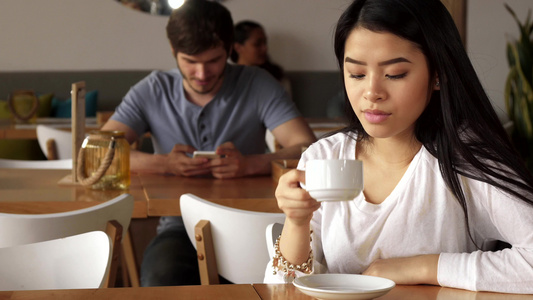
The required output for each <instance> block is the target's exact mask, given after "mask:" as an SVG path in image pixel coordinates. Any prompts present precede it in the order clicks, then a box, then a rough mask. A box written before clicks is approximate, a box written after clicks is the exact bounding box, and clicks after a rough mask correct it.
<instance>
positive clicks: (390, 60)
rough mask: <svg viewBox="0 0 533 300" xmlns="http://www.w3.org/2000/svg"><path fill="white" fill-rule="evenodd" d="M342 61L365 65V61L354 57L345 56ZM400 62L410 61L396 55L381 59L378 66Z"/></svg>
mask: <svg viewBox="0 0 533 300" xmlns="http://www.w3.org/2000/svg"><path fill="white" fill-rule="evenodd" d="M344 62H347V63H352V64H356V65H362V66H366V65H367V63H366V62H364V61H360V60H356V59H353V58H351V57H346V59H345V60H344ZM402 62H406V63H411V61H409V60H408V59H407V58H405V57H397V58H393V59H389V60H386V61H382V62H380V63H378V66H387V65H392V64H397V63H402Z"/></svg>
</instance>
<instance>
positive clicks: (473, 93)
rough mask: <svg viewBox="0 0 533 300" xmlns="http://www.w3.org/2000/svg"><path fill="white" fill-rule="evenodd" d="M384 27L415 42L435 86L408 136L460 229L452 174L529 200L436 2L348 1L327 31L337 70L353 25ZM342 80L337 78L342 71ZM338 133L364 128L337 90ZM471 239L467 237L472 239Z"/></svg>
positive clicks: (518, 163)
mask: <svg viewBox="0 0 533 300" xmlns="http://www.w3.org/2000/svg"><path fill="white" fill-rule="evenodd" d="M358 27H361V28H365V29H368V30H371V31H374V32H388V33H392V34H394V35H397V36H399V37H401V38H403V39H405V40H408V41H410V42H412V43H414V44H416V45H417V46H418V47H419V48H420V49H421V50H422V52H423V53H424V55H425V56H426V58H427V61H428V67H429V74H430V77H431V78H430V80H429V82H428V83H427V84H428V86H430V87H431V89H430V90H432V84H433V83H434V82H435V78H434V77H435V76H434V74H437V75H438V77H439V84H440V90H439V91H433V92H432V94H431V99H430V101H429V104H428V106H427V107H426V109H425V110H424V112H423V113H422V114H421V116H420V117H419V119H418V120H417V122H416V126H415V136H416V138H417V139H418V140H419V141H420V142H421V143H422V144H423V145H424V147H425V148H426V149H427V150H428V151H429V152H430V153H431V154H432V155H433V156H435V157H436V158H437V159H438V161H439V167H440V172H441V174H442V176H443V178H444V180H445V182H446V184H447V185H448V188H449V189H450V190H451V191H452V193H453V194H454V196H455V198H456V199H457V200H458V201H459V203H460V204H461V206H462V208H463V211H464V214H465V222H466V226H467V228H468V231H469V232H468V233H469V235H470V237H471V239H472V235H471V233H470V229H469V223H468V210H467V201H466V197H465V194H464V191H463V189H462V188H461V184H460V179H459V177H458V175H462V176H466V177H469V178H473V179H476V180H480V181H483V182H487V183H489V184H491V185H493V186H496V187H498V188H500V189H501V190H503V191H505V192H506V193H508V194H511V195H513V196H515V197H517V198H519V199H521V200H523V201H524V202H527V203H529V204H531V205H533V200H532V199H533V176H532V175H531V173H530V172H529V171H528V170H527V168H526V166H525V164H524V162H523V161H522V159H521V158H520V156H519V155H518V153H517V151H516V150H515V149H514V147H513V146H512V144H511V142H510V139H509V137H508V135H507V134H506V132H505V130H504V128H503V126H502V125H501V123H500V121H499V119H498V116H497V115H496V112H495V111H494V108H493V107H492V105H491V102H490V100H489V98H488V97H487V95H486V93H485V91H484V90H483V87H482V85H481V82H480V81H479V79H478V77H477V75H476V72H475V70H474V68H473V66H472V64H471V62H470V60H469V58H468V55H467V53H466V51H465V49H464V46H463V44H462V42H461V39H460V36H459V32H458V30H457V28H456V26H455V24H454V22H453V19H452V17H451V16H450V14H449V12H448V10H447V9H446V7H445V6H444V5H443V4H442V3H441V1H439V0H355V1H354V2H353V3H352V4H351V5H350V6H349V7H348V8H347V9H346V11H345V12H344V13H343V14H342V15H341V17H340V19H339V21H338V23H337V27H336V31H335V44H334V48H335V55H336V56H337V60H338V63H339V67H340V69H341V74H342V73H343V72H342V71H343V67H344V50H345V44H346V39H347V38H348V36H349V34H350V33H351V32H352V30H353V29H354V28H358ZM342 80H343V83H344V76H342ZM344 95H345V99H346V116H347V118H348V121H349V125H348V127H346V128H345V129H343V130H342V131H344V132H356V133H357V139H358V140H359V141H361V140H365V139H368V137H369V136H368V134H367V133H366V132H365V130H364V129H363V126H362V125H361V123H360V122H359V120H358V118H357V117H356V115H355V113H354V111H353V110H352V109H351V105H350V102H349V99H348V96H347V94H346V90H345V91H344ZM472 240H473V239H472Z"/></svg>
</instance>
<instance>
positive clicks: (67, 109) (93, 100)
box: [51, 90, 98, 118]
mask: <svg viewBox="0 0 533 300" xmlns="http://www.w3.org/2000/svg"><path fill="white" fill-rule="evenodd" d="M97 104H98V91H97V90H93V91H89V92H87V93H86V94H85V116H87V117H96V107H97ZM51 115H52V117H54V118H71V117H72V98H69V99H67V100H63V101H62V100H60V99H57V98H54V99H52V113H51Z"/></svg>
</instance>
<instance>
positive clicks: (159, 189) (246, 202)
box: [138, 174, 281, 216]
mask: <svg viewBox="0 0 533 300" xmlns="http://www.w3.org/2000/svg"><path fill="white" fill-rule="evenodd" d="M138 176H139V178H140V181H141V185H142V187H143V189H144V191H145V193H146V198H147V200H148V216H179V215H181V212H180V209H179V198H180V196H181V195H182V194H185V193H192V194H194V195H196V196H198V197H201V198H204V199H207V200H209V201H212V202H214V203H218V204H221V205H225V206H230V207H233V208H239V209H246V210H252V211H261V212H276V213H277V212H281V210H280V209H279V208H278V204H277V202H276V198H275V197H274V192H275V190H276V185H277V183H275V182H274V181H273V180H272V177H271V176H258V177H245V178H234V179H215V178H207V177H206V178H198V177H195V178H187V177H180V176H162V175H154V174H138Z"/></svg>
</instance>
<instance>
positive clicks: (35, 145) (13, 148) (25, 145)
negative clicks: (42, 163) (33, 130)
mask: <svg viewBox="0 0 533 300" xmlns="http://www.w3.org/2000/svg"><path fill="white" fill-rule="evenodd" d="M0 158H9V159H23V160H43V159H46V156H44V153H43V151H41V147H39V142H38V141H37V140H5V139H1V140H0Z"/></svg>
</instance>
